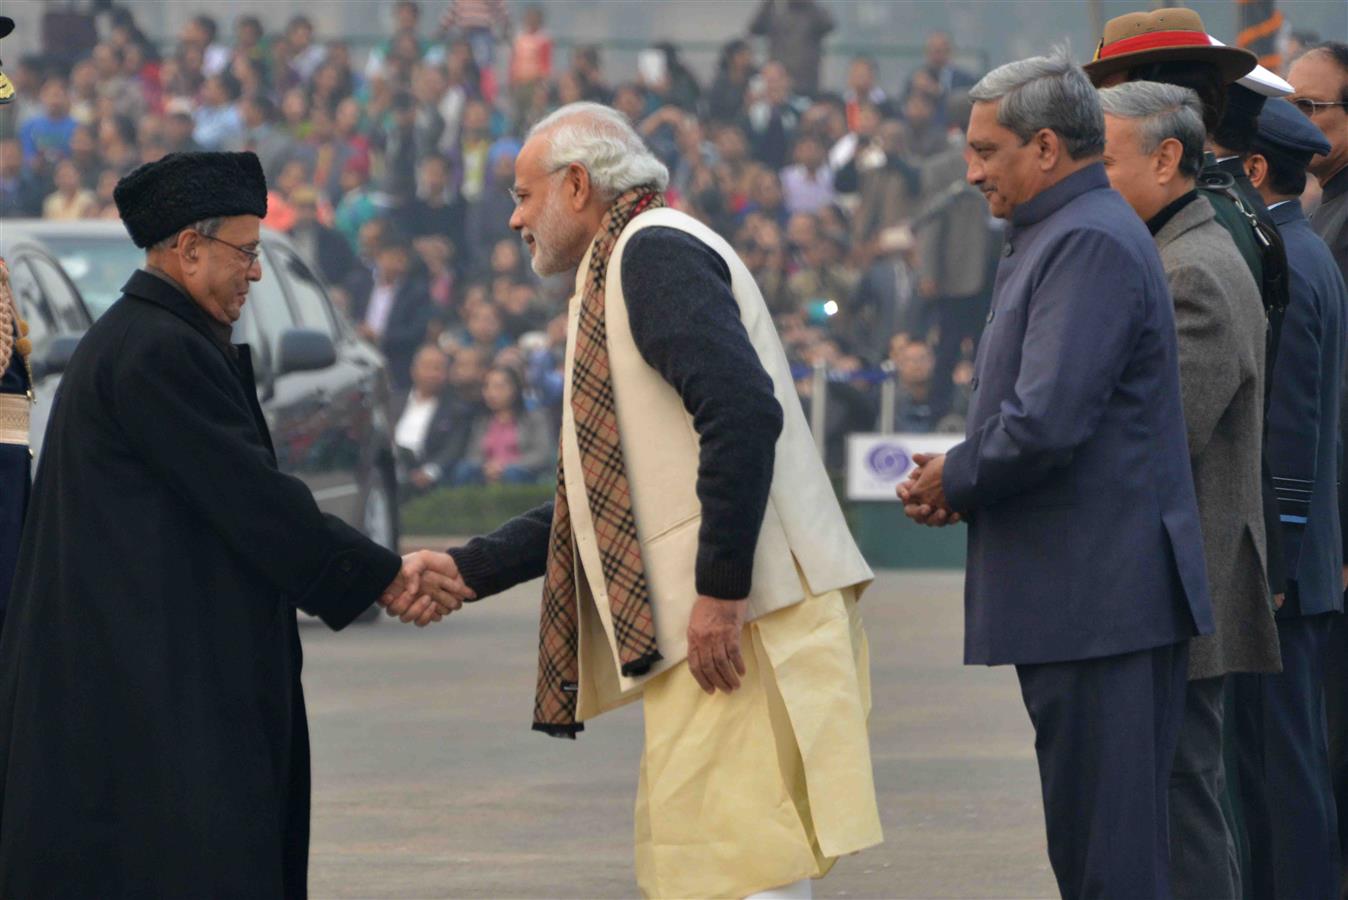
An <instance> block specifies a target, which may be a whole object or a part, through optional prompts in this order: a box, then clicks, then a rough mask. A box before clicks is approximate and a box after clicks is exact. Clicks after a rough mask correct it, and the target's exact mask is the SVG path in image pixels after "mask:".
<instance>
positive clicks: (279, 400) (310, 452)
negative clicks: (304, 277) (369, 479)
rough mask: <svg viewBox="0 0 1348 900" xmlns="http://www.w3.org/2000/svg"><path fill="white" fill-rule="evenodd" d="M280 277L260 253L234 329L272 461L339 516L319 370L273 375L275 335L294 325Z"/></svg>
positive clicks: (275, 369)
mask: <svg viewBox="0 0 1348 900" xmlns="http://www.w3.org/2000/svg"><path fill="white" fill-rule="evenodd" d="M264 253H265V248H264ZM281 279H282V275H281V273H280V272H279V271H277V266H276V265H275V263H274V262H273V260H272V258H271V257H270V256H264V258H263V262H262V278H261V279H260V280H259V281H257V282H255V283H254V284H253V286H252V287H251V288H249V290H248V301H247V303H246V304H245V305H244V309H245V310H247V311H248V316H247V320H246V321H245V320H244V319H243V318H241V319H240V322H239V323H238V325H236V328H237V327H239V326H242V327H243V328H245V329H246V332H245V334H246V337H247V340H248V342H249V344H250V345H251V347H252V355H253V369H254V374H255V376H256V379H257V388H258V402H259V403H260V404H261V406H262V412H263V415H264V416H266V419H267V424H268V427H270V429H271V438H272V444H273V445H274V446H275V447H276V461H277V464H278V465H279V466H280V468H281V471H283V472H286V473H288V474H290V475H294V476H296V477H297V478H300V479H301V480H303V481H304V482H305V483H306V484H307V485H308V486H309V489H310V490H311V491H313V493H314V499H315V500H317V501H318V505H319V507H320V508H321V509H323V510H324V511H325V512H332V513H336V514H339V515H340V508H341V504H340V503H339V502H338V501H339V500H340V492H337V494H336V495H335V494H334V492H333V490H332V489H333V487H334V479H332V478H330V477H328V469H329V468H330V466H329V464H328V463H327V461H326V459H327V457H328V455H329V453H330V448H329V447H328V446H327V445H326V444H325V442H324V441H325V434H326V431H327V428H326V425H325V423H324V415H325V413H324V406H325V401H326V396H325V394H324V391H323V381H322V376H323V373H322V372H292V373H288V374H278V362H279V360H278V351H279V349H280V340H281V335H283V334H284V333H285V332H286V331H288V330H290V329H292V328H296V327H297V323H296V320H295V315H294V313H293V312H292V310H291V308H290V301H289V300H288V299H287V297H286V292H285V288H284V286H283V285H282V281H281Z"/></svg>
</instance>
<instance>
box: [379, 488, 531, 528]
mask: <svg viewBox="0 0 1348 900" xmlns="http://www.w3.org/2000/svg"><path fill="white" fill-rule="evenodd" d="M556 492H557V486H556V484H553V483H551V482H549V483H544V484H498V485H484V486H473V487H457V488H439V489H438V490H434V491H431V492H430V493H429V494H422V495H421V496H417V497H411V498H409V499H408V500H407V502H405V503H404V504H403V507H402V533H403V534H414V535H442V536H468V535H474V534H482V533H483V532H487V531H491V530H492V529H494V528H495V527H496V526H498V525H500V524H501V523H502V522H505V521H506V520H507V519H510V518H512V517H514V516H517V515H519V514H520V513H523V512H528V511H529V510H531V509H533V508H534V507H535V506H538V505H539V504H542V503H546V502H548V501H549V500H551V499H552V497H553V494H555V493H556Z"/></svg>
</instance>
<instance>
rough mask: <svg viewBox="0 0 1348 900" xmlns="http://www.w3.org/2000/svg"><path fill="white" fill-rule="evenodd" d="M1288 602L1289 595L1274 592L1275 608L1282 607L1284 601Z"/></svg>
mask: <svg viewBox="0 0 1348 900" xmlns="http://www.w3.org/2000/svg"><path fill="white" fill-rule="evenodd" d="M1286 602H1287V595H1286V594H1274V595H1273V608H1274V609H1282V605H1283V604H1284V603H1286Z"/></svg>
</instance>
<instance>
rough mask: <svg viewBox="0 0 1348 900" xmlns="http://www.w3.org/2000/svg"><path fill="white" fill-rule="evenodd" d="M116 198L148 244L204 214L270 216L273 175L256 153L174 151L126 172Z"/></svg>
mask: <svg viewBox="0 0 1348 900" xmlns="http://www.w3.org/2000/svg"><path fill="white" fill-rule="evenodd" d="M112 198H113V200H115V201H116V202H117V212H118V214H119V215H121V217H122V222H123V224H125V225H126V230H127V231H128V232H129V233H130V234H131V240H132V241H134V242H135V244H136V246H137V247H142V248H144V247H150V246H152V245H154V244H157V243H159V242H160V241H162V240H163V239H164V238H166V237H170V236H172V235H174V234H176V233H177V232H179V231H181V230H182V229H184V228H186V227H187V226H188V225H191V224H192V223H193V222H200V221H201V220H202V219H214V218H217V217H220V216H257V217H258V218H264V217H265V216H266V215H267V179H266V177H265V176H264V175H263V174H262V164H261V163H260V162H258V159H257V154H255V153H170V154H169V155H168V156H165V157H164V158H163V159H160V160H158V161H156V162H151V163H146V164H145V165H143V166H140V167H138V168H136V169H134V170H133V171H131V172H130V173H129V174H127V175H126V176H124V177H123V178H122V180H121V181H119V182H117V187H116V189H115V190H114V191H113V192H112Z"/></svg>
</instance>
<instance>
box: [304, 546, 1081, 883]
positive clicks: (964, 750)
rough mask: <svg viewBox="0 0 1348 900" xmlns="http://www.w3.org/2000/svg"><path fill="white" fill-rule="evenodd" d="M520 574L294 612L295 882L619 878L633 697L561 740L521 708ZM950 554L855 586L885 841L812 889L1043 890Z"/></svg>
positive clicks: (1041, 864) (1024, 727)
mask: <svg viewBox="0 0 1348 900" xmlns="http://www.w3.org/2000/svg"><path fill="white" fill-rule="evenodd" d="M540 585H541V582H535V583H534V584H531V585H525V586H521V587H519V588H516V589H515V590H513V591H510V592H509V593H507V594H504V595H501V596H499V597H495V598H492V599H490V600H488V601H486V602H484V603H481V604H478V605H475V606H469V607H465V609H464V610H463V611H462V612H460V613H457V614H455V615H454V616H452V617H450V618H449V619H446V620H445V621H444V622H442V623H440V624H439V625H436V626H432V627H430V628H427V629H424V630H417V629H415V628H413V627H410V626H404V625H400V624H398V623H395V622H391V621H388V620H382V621H379V622H377V623H375V624H373V625H354V626H352V627H351V628H349V629H347V630H346V631H345V632H343V633H341V634H332V633H331V632H329V631H327V629H325V628H323V627H321V626H320V625H317V624H312V623H310V624H306V626H305V627H304V628H303V629H302V632H303V639H304V647H305V655H306V659H305V679H304V680H305V686H306V691H307V696H308V701H309V720H310V728H311V731H312V740H313V761H314V806H313V840H312V850H311V858H310V890H311V893H312V895H313V896H314V897H318V898H323V897H398V898H428V897H490V898H516V897H518V898H543V897H549V898H550V897H558V898H562V897H587V898H588V897H594V898H600V897H632V896H636V895H637V890H636V885H635V881H634V876H633V872H632V804H633V800H634V797H635V792H636V772H637V760H638V758H639V756H640V752H641V729H642V724H641V710H640V707H639V705H633V706H629V707H626V708H624V709H622V710H618V711H616V712H614V713H610V714H608V715H605V716H602V717H600V718H599V719H597V720H595V721H593V722H591V723H590V725H589V728H588V730H587V731H586V732H585V733H584V734H582V735H581V737H580V739H579V740H578V741H575V742H570V741H561V740H556V739H552V738H547V737H543V736H542V735H539V734H536V733H534V732H531V731H530V730H529V718H530V716H529V714H530V712H531V711H532V703H533V689H534V674H535V659H536V655H535V654H536V647H537V627H538V622H537V620H538V606H539V593H540ZM960 590H961V576H960V575H959V574H957V573H949V572H886V573H882V574H881V575H880V576H879V578H878V579H877V581H876V583H875V584H874V585H873V586H872V587H871V588H870V590H869V591H868V592H867V593H866V594H865V596H864V597H863V598H862V610H863V616H864V619H865V621H866V626H867V632H868V634H869V636H870V642H871V658H872V677H873V682H874V689H873V693H874V712H873V714H872V719H871V728H872V737H871V746H872V753H873V755H874V763H875V774H876V783H877V788H878V791H879V798H880V808H881V813H882V816H883V819H884V826H885V843H884V844H883V845H881V846H880V847H877V848H875V849H872V850H869V851H867V852H865V853H862V854H859V855H857V856H854V857H850V858H846V859H843V860H841V861H839V863H838V865H837V866H836V867H835V868H834V870H833V872H832V874H831V875H830V876H829V877H828V878H826V879H824V880H823V881H820V882H816V884H815V896H816V897H849V898H852V897H903V898H938V897H939V898H974V897H979V898H1028V897H1051V896H1054V895H1056V891H1055V889H1054V883H1053V878H1052V874H1051V872H1050V870H1049V867H1048V861H1047V857H1046V855H1045V849H1044V837H1043V830H1044V829H1043V820H1042V811H1041V805H1040V799H1039V788H1038V779H1037V775H1036V770H1035V763H1034V752H1033V734H1032V732H1031V730H1030V727H1029V723H1028V721H1027V720H1026V716H1025V710H1024V707H1023V706H1022V705H1021V702H1020V695H1019V692H1018V689H1017V687H1016V680H1015V674H1014V672H1013V671H1011V670H1010V669H1006V668H999V669H987V668H981V667H980V668H966V667H964V666H962V665H960V658H961V640H962V628H963V622H962V619H963V608H962V604H961V600H960Z"/></svg>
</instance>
